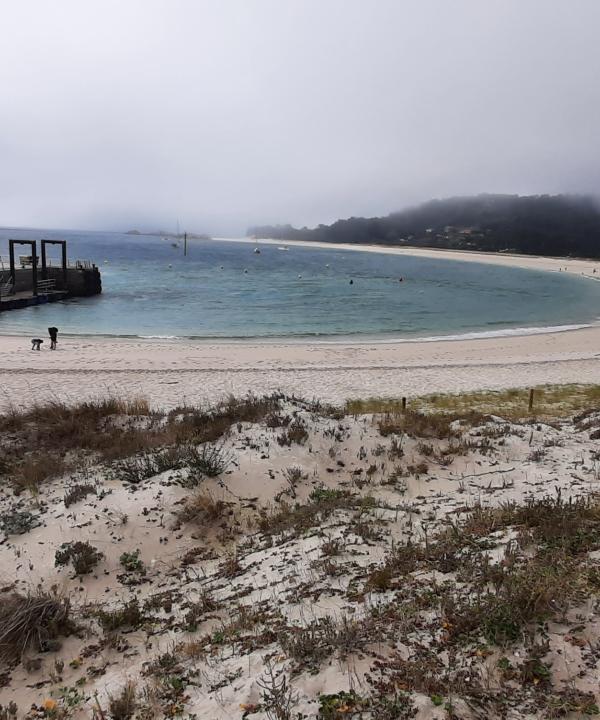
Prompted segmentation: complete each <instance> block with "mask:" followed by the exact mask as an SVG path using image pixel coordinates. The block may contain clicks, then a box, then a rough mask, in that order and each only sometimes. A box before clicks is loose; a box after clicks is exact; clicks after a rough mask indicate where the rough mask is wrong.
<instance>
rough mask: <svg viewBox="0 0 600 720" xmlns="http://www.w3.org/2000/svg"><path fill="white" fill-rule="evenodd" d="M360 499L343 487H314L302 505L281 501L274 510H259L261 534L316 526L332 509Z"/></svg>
mask: <svg viewBox="0 0 600 720" xmlns="http://www.w3.org/2000/svg"><path fill="white" fill-rule="evenodd" d="M361 502H362V500H361V498H360V497H359V496H357V495H353V494H352V493H350V492H349V491H347V490H329V489H327V488H316V489H315V490H313V492H312V493H311V495H310V496H309V501H308V503H306V504H296V505H293V506H292V505H289V504H288V503H286V502H282V503H281V504H280V506H279V508H278V509H277V510H272V511H269V510H266V509H262V510H261V512H260V516H259V520H258V526H259V529H260V531H261V532H262V533H264V534H265V535H278V534H280V533H283V532H293V533H294V534H301V533H303V532H305V531H306V530H308V529H310V528H312V527H315V526H316V525H318V524H319V523H320V522H321V521H322V520H323V519H325V518H327V517H329V516H330V515H331V513H333V512H334V511H335V510H338V509H343V508H353V507H357V506H359V505H360V504H361Z"/></svg>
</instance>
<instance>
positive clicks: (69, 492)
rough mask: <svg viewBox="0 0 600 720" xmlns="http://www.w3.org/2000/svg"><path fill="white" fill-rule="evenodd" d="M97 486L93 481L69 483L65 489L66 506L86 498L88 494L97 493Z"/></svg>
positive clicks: (64, 499)
mask: <svg viewBox="0 0 600 720" xmlns="http://www.w3.org/2000/svg"><path fill="white" fill-rule="evenodd" d="M96 493H97V490H96V486H95V485H94V484H92V483H76V484H75V485H69V487H68V488H67V489H66V490H65V494H64V497H63V501H64V503H65V507H67V508H68V507H71V505H74V504H75V503H76V502H79V501H80V500H85V498H86V497H87V496H88V495H96Z"/></svg>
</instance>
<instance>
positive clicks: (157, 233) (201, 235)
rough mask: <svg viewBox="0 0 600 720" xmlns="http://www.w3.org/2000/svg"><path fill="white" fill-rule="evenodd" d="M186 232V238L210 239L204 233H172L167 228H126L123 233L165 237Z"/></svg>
mask: <svg viewBox="0 0 600 720" xmlns="http://www.w3.org/2000/svg"><path fill="white" fill-rule="evenodd" d="M186 234H187V238H188V240H212V237H211V236H210V235H207V234H206V233H193V232H189V233H182V232H180V233H173V232H169V231H167V230H148V232H142V231H141V230H135V229H134V230H127V231H126V232H125V235H148V236H152V237H165V238H183V237H184V235H186Z"/></svg>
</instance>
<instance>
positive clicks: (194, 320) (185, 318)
mask: <svg viewBox="0 0 600 720" xmlns="http://www.w3.org/2000/svg"><path fill="white" fill-rule="evenodd" d="M9 236H10V237H15V238H23V239H25V238H33V239H35V238H41V237H47V238H53V237H55V238H65V239H67V240H68V241H69V256H70V258H71V259H76V258H80V259H89V260H92V261H94V262H95V263H96V264H97V265H99V266H100V268H101V271H102V281H103V290H104V291H103V294H102V295H100V296H97V297H92V298H78V299H73V300H69V301H65V302H60V303H53V304H49V305H42V306H38V307H33V308H27V309H23V310H18V311H10V312H5V313H3V314H1V315H0V334H10V333H18V334H31V335H34V334H42V333H45V332H46V328H47V327H49V326H51V325H56V326H57V327H58V328H59V329H60V332H61V334H78V335H79V334H81V335H109V336H141V337H167V338H183V337H187V338H198V339H227V338H231V339H250V338H262V339H267V338H288V339H290V338H291V339H293V338H298V339H301V338H312V339H323V340H328V339H329V340H331V339H347V338H352V339H355V340H360V339H364V340H367V339H368V340H372V339H379V340H386V339H405V340H410V339H416V338H427V337H438V336H444V337H453V336H463V335H468V334H472V333H493V334H496V333H501V334H511V333H514V332H518V331H519V330H518V329H521V328H527V329H529V330H528V331H531V329H536V328H544V327H557V326H569V325H579V324H588V323H594V322H596V320H597V319H598V316H599V315H600V282H593V281H591V280H585V279H580V278H577V277H573V276H569V275H566V274H560V273H547V272H539V271H531V270H523V269H518V268H505V267H499V266H493V265H485V264H478V263H461V262H458V261H452V260H436V259H427V258H416V257H409V256H393V255H383V254H377V253H362V252H352V251H347V250H340V249H336V248H335V247H332V248H331V249H330V248H326V249H321V248H312V247H308V248H305V247H293V246H290V247H289V250H287V251H284V250H279V249H278V248H277V247H276V246H273V245H258V247H259V248H260V254H257V253H255V252H254V249H255V247H254V246H252V245H250V244H247V243H234V242H219V241H200V240H193V241H190V242H189V252H188V256H187V257H184V256H183V243H182V242H181V241H177V244H178V247H173V246H172V243H173V242H175V241H174V240H173V239H166V238H159V237H151V236H131V235H122V234H116V233H101V232H72V231H69V232H66V231H46V230H45V231H40V230H36V231H26V230H19V231H16V230H12V231H0V255H1V256H2V257H3V258H4V259H5V260H6V258H7V256H8V251H7V242H6V241H7V239H8V237H9ZM565 263H568V261H565ZM1 272H2V271H1V269H0V273H1ZM400 278H402V282H400ZM351 280H352V283H351V282H350V281H351Z"/></svg>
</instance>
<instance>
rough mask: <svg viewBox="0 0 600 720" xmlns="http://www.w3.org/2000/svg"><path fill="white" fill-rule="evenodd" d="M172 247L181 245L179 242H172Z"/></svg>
mask: <svg viewBox="0 0 600 720" xmlns="http://www.w3.org/2000/svg"><path fill="white" fill-rule="evenodd" d="M171 247H174V248H178V247H179V243H171Z"/></svg>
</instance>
